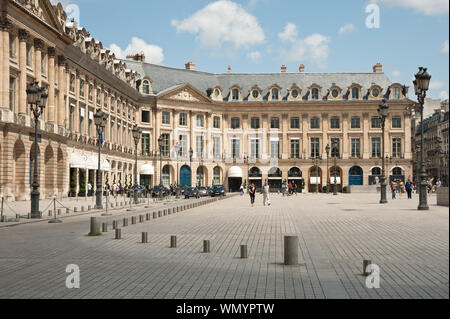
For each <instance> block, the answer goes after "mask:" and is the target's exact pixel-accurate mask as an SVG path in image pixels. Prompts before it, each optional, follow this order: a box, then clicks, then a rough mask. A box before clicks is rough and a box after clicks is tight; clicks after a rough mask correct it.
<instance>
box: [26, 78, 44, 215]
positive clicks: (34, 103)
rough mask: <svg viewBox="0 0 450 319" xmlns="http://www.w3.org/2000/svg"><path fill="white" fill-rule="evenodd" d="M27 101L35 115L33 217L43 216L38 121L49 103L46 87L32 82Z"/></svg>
mask: <svg viewBox="0 0 450 319" xmlns="http://www.w3.org/2000/svg"><path fill="white" fill-rule="evenodd" d="M26 93H27V103H28V104H29V105H30V110H31V112H32V113H33V116H34V170H33V183H32V184H31V186H32V187H33V190H32V192H31V213H30V217H31V218H41V213H40V212H39V196H40V193H39V181H38V169H37V165H38V163H37V155H38V145H37V143H38V135H37V131H38V122H39V117H40V116H41V114H42V113H43V112H44V109H45V105H46V103H47V97H48V94H47V92H46V89H45V88H44V87H39V82H34V83H32V84H30V85H29V86H28V88H27V90H26Z"/></svg>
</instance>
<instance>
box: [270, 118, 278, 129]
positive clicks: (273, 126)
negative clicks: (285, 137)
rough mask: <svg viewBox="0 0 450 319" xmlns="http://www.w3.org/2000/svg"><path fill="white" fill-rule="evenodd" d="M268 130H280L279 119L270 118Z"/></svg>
mask: <svg viewBox="0 0 450 319" xmlns="http://www.w3.org/2000/svg"><path fill="white" fill-rule="evenodd" d="M270 128H271V129H279V128H280V119H279V118H278V117H272V118H271V119H270Z"/></svg>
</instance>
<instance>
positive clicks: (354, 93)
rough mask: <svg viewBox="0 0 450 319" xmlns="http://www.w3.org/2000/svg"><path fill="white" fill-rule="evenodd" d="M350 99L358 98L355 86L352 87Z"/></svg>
mask: <svg viewBox="0 0 450 319" xmlns="http://www.w3.org/2000/svg"><path fill="white" fill-rule="evenodd" d="M352 99H353V100H357V99H359V88H357V87H354V88H352Z"/></svg>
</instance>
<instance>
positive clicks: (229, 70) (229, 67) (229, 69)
mask: <svg viewBox="0 0 450 319" xmlns="http://www.w3.org/2000/svg"><path fill="white" fill-rule="evenodd" d="M228 73H231V65H229V66H228Z"/></svg>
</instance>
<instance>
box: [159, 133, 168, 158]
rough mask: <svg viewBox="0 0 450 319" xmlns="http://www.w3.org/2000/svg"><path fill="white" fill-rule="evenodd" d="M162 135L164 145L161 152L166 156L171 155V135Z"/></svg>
mask: <svg viewBox="0 0 450 319" xmlns="http://www.w3.org/2000/svg"><path fill="white" fill-rule="evenodd" d="M161 137H162V147H161V153H162V155H163V156H164V157H168V156H169V149H170V135H169V134H167V133H164V134H161Z"/></svg>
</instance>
